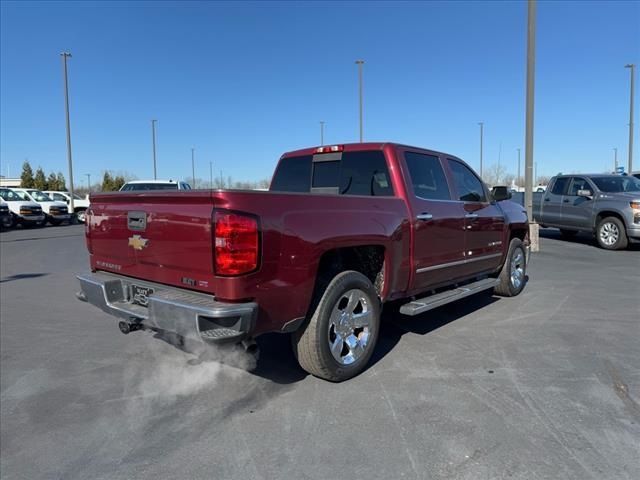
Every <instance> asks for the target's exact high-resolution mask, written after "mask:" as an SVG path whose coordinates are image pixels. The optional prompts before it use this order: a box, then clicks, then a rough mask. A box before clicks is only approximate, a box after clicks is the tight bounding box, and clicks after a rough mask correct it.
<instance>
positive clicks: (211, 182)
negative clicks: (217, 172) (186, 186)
mask: <svg viewBox="0 0 640 480" xmlns="http://www.w3.org/2000/svg"><path fill="white" fill-rule="evenodd" d="M209 188H210V189H212V190H213V162H209Z"/></svg>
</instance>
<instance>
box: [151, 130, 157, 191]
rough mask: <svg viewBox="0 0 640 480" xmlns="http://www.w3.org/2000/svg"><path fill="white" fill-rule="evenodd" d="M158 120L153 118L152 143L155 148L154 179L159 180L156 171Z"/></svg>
mask: <svg viewBox="0 0 640 480" xmlns="http://www.w3.org/2000/svg"><path fill="white" fill-rule="evenodd" d="M157 122H158V120H151V145H152V148H153V179H154V180H157V179H158V175H157V171H156V123H157Z"/></svg>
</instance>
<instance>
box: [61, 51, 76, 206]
mask: <svg viewBox="0 0 640 480" xmlns="http://www.w3.org/2000/svg"><path fill="white" fill-rule="evenodd" d="M60 56H61V57H62V69H63V72H64V106H65V114H66V120H67V160H68V161H69V197H70V198H71V200H70V201H69V208H70V209H71V211H70V213H71V214H73V213H74V212H75V207H74V203H73V161H72V160H71V124H70V122H69V80H68V75H67V58H71V54H70V53H69V52H62V53H61V54H60Z"/></svg>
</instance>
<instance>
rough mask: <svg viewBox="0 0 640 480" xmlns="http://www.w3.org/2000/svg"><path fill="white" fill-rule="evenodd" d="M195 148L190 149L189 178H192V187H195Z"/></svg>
mask: <svg viewBox="0 0 640 480" xmlns="http://www.w3.org/2000/svg"><path fill="white" fill-rule="evenodd" d="M195 150H196V149H195V148H192V149H191V179H192V180H193V188H196V162H195Z"/></svg>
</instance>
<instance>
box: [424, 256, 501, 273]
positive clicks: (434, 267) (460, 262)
mask: <svg viewBox="0 0 640 480" xmlns="http://www.w3.org/2000/svg"><path fill="white" fill-rule="evenodd" d="M501 256H502V253H491V254H489V255H482V256H481V257H475V258H465V259H464V260H456V261H455V262H448V263H441V264H439V265H431V266H430V267H423V268H418V269H417V270H416V273H424V272H430V271H432V270H439V269H440V268H447V267H455V266H456V265H464V264H465V263H473V262H479V261H481V260H489V259H491V258H496V257H501Z"/></svg>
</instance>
